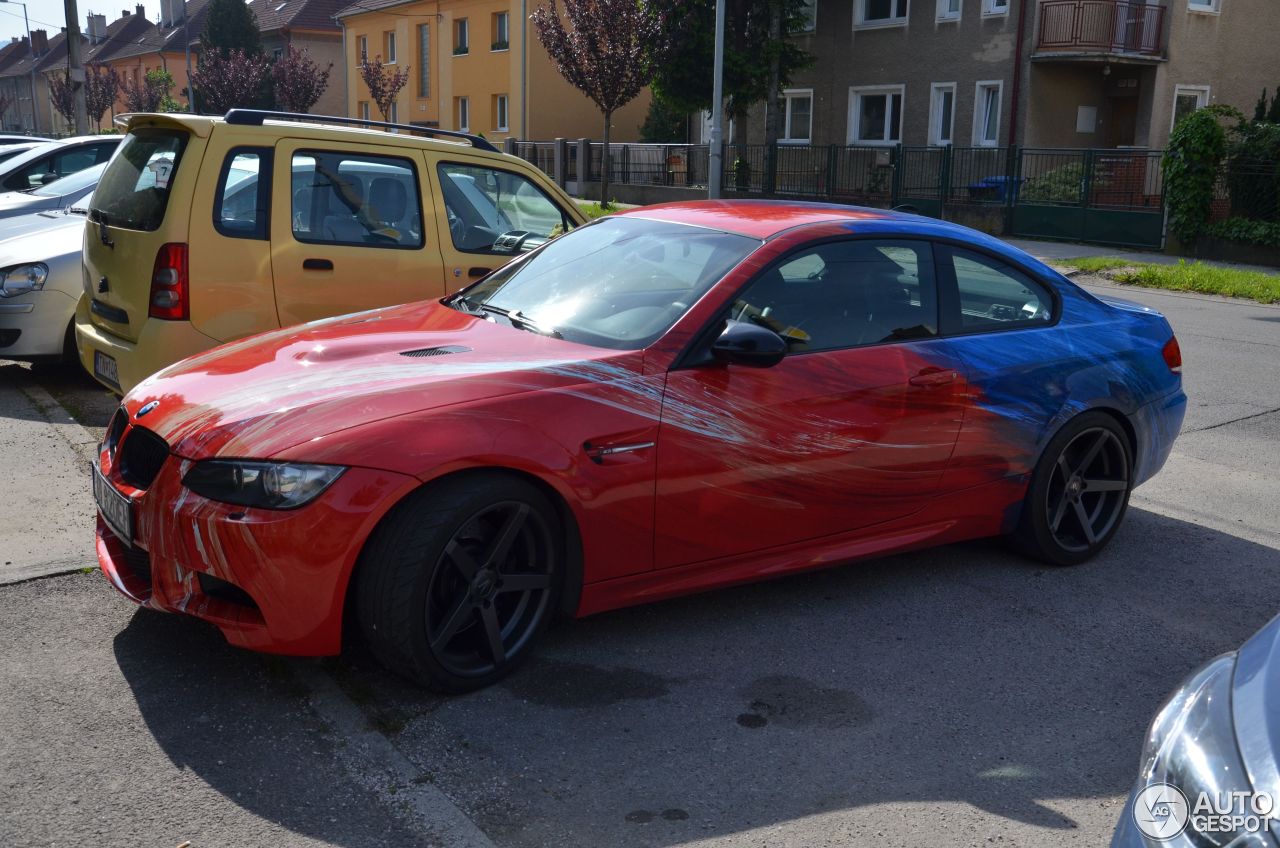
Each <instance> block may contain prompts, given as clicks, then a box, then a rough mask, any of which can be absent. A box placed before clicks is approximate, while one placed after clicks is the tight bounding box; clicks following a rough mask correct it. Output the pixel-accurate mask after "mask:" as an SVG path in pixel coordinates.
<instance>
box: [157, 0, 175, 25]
mask: <svg viewBox="0 0 1280 848" xmlns="http://www.w3.org/2000/svg"><path fill="white" fill-rule="evenodd" d="M171 26H173V4H171V3H170V2H169V0H160V28H161V29H168V28H169V27H171Z"/></svg>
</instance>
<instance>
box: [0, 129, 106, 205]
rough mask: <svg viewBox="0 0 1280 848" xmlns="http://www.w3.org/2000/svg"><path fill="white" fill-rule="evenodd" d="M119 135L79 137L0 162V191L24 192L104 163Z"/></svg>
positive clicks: (25, 151) (44, 146)
mask: <svg viewBox="0 0 1280 848" xmlns="http://www.w3.org/2000/svg"><path fill="white" fill-rule="evenodd" d="M120 139H121V136H118V135H82V136H77V137H76V138H66V139H62V140H61V141H51V142H48V143H45V144H40V145H37V146H35V147H32V148H31V149H29V150H24V151H23V152H22V153H19V154H18V155H17V156H14V157H12V158H10V159H6V160H4V161H3V162H0V191H26V190H27V189H33V188H39V187H40V186H42V185H47V184H48V183H51V182H53V181H54V180H57V179H61V178H62V177H69V176H71V175H72V174H74V173H77V172H79V171H83V170H84V169H85V168H92V167H93V166H94V165H98V164H101V163H103V162H106V161H107V160H108V159H110V158H111V154H112V153H115V151H116V148H117V147H119V146H120Z"/></svg>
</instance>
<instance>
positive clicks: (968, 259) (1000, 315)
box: [944, 248, 1053, 332]
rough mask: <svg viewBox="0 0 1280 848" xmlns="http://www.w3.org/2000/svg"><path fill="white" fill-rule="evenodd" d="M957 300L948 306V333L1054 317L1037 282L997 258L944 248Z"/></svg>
mask: <svg viewBox="0 0 1280 848" xmlns="http://www.w3.org/2000/svg"><path fill="white" fill-rule="evenodd" d="M945 252H946V253H948V254H949V255H950V259H951V267H952V269H953V270H954V272H955V279H956V293H957V295H958V297H959V302H958V303H957V304H955V305H954V306H951V307H949V308H948V309H947V311H946V313H945V315H944V318H945V322H944V328H945V329H946V331H947V332H968V331H973V330H995V329H1005V328H1010V327H1021V326H1036V325H1042V324H1048V323H1050V322H1051V321H1052V320H1053V298H1052V296H1051V295H1050V294H1049V292H1048V291H1047V290H1046V289H1045V287H1044V286H1042V285H1041V284H1040V283H1037V282H1036V281H1035V280H1033V279H1031V278H1030V277H1028V276H1027V275H1026V274H1024V273H1022V272H1021V271H1019V270H1017V269H1015V268H1013V267H1011V266H1009V265H1006V264H1005V263H1003V262H1001V261H999V260H998V259H992V258H990V257H988V256H983V255H982V254H980V253H974V252H972V251H968V250H963V249H960V248H946V249H945Z"/></svg>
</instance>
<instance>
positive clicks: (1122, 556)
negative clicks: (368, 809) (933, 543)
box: [116, 509, 1280, 846]
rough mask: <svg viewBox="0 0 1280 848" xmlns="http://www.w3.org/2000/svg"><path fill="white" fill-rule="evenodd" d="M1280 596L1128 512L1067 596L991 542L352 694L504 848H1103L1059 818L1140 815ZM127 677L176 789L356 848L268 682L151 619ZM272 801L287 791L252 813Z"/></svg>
mask: <svg viewBox="0 0 1280 848" xmlns="http://www.w3.org/2000/svg"><path fill="white" fill-rule="evenodd" d="M1277 597H1280V551H1277V550H1275V549H1272V548H1269V547H1264V546H1261V545H1257V544H1254V543H1252V542H1249V541H1246V540H1243V539H1240V538H1238V537H1235V536H1231V535H1228V534H1225V533H1221V532H1218V531H1215V530H1211V529H1208V528H1205V527H1203V526H1199V525H1195V524H1190V523H1188V522H1184V521H1180V520H1176V519H1173V518H1169V517H1166V516H1163V515H1159V514H1156V513H1153V512H1148V511H1144V510H1139V509H1133V510H1131V511H1130V514H1129V516H1128V518H1127V520H1126V524H1125V526H1124V527H1123V528H1122V529H1121V531H1120V534H1119V535H1118V536H1117V538H1116V539H1115V540H1114V542H1113V544H1112V546H1111V547H1110V548H1109V549H1108V550H1107V551H1106V552H1105V553H1104V555H1103V556H1101V557H1099V558H1098V559H1097V560H1095V561H1093V562H1091V563H1089V564H1086V565H1084V566H1081V567H1077V568H1072V569H1055V568H1050V567H1045V566H1041V565H1038V564H1035V563H1029V562H1028V561H1026V560H1024V559H1022V558H1020V557H1017V556H1015V555H1013V554H1011V553H1008V552H1007V551H1005V550H1004V548H1003V547H1001V546H999V545H997V544H995V543H974V544H967V545H956V546H949V547H945V548H941V549H937V550H934V551H926V552H921V553H916V554H910V555H903V556H898V557H893V558H889V559H885V560H879V561H873V562H867V563H861V564H857V565H852V566H848V567H845V568H840V569H834V570H829V571H824V572H817V573H812V574H806V575H801V576H796V577H791V578H787V579H783V580H778V581H774V582H772V583H767V584H757V585H753V586H746V587H740V588H735V589H730V590H724V591H720V592H712V593H707V594H704V595H698V596H694V597H689V598H683V599H678V600H674V601H669V602H665V603H661V604H654V605H650V606H646V607H637V608H634V609H629V610H622V611H617V612H613V613H607V614H603V615H599V616H595V617H592V618H589V619H584V620H581V621H573V622H565V623H562V624H560V625H559V626H557V627H556V628H554V629H553V630H552V632H551V633H549V634H548V638H547V639H546V640H544V642H543V643H542V645H541V646H540V649H539V650H538V652H537V655H536V656H535V658H534V659H533V661H532V662H531V663H529V665H528V666H527V667H525V668H524V669H523V670H521V671H520V672H519V673H517V674H516V675H515V676H513V677H512V678H511V679H509V680H508V681H507V682H505V683H503V684H501V685H499V686H496V687H492V688H490V689H487V690H484V691H481V692H478V693H474V694H473V695H470V696H467V697H462V698H452V699H441V698H437V697H434V696H430V695H427V694H425V693H419V692H416V691H415V690H413V689H412V688H410V687H408V686H407V685H405V684H403V683H401V682H399V681H398V680H396V679H395V678H393V677H391V676H390V675H387V674H385V673H384V672H381V671H379V670H377V668H376V666H374V665H373V664H372V663H371V662H370V661H369V660H368V658H367V656H366V655H365V654H363V653H362V652H361V651H359V650H358V649H357V650H355V651H352V652H349V653H348V654H346V655H344V659H343V660H342V661H341V662H340V663H339V664H338V670H339V672H340V676H341V677H343V678H345V682H344V685H345V686H347V687H348V691H358V692H359V693H362V697H361V698H359V699H358V700H359V701H360V702H361V705H362V707H363V708H364V709H365V710H366V712H367V713H368V714H369V716H370V721H371V724H372V725H373V726H377V727H379V728H381V729H382V730H383V732H384V733H386V734H387V735H388V737H389V738H391V739H392V741H393V742H394V743H395V744H396V745H397V747H398V748H399V749H400V750H401V751H402V752H403V753H404V754H405V755H407V756H408V757H409V758H410V759H411V760H412V761H413V762H414V763H415V764H416V765H417V766H418V767H419V768H420V769H421V771H422V774H423V779H424V780H431V781H433V782H434V783H435V784H436V785H438V786H439V787H440V788H441V789H443V790H444V791H445V792H446V793H447V794H448V795H449V796H450V797H451V798H453V799H454V800H455V802H456V803H458V804H459V805H460V806H461V807H462V808H463V809H464V810H465V811H466V812H468V814H470V815H471V816H472V817H473V818H474V819H475V820H476V822H477V824H479V825H480V827H481V828H482V829H484V830H485V831H486V832H487V833H488V834H489V835H490V836H491V837H493V838H494V840H495V841H496V842H498V843H499V844H502V845H520V846H524V845H528V846H535V845H544V844H570V845H576V844H581V845H611V846H624V845H675V844H679V843H683V842H687V841H689V840H693V839H704V838H711V837H724V836H729V835H732V834H739V833H742V832H744V831H749V830H752V829H755V828H773V827H777V826H782V825H788V823H795V825H794V826H795V827H796V828H797V829H798V832H800V833H806V831H804V830H803V829H804V828H805V827H806V826H807V827H813V826H814V825H812V824H808V825H806V824H805V823H804V822H803V821H801V820H805V819H807V817H811V816H815V815H823V814H830V815H832V816H834V818H833V819H831V821H832V822H840V823H843V824H842V827H843V828H844V830H842V831H841V832H842V833H845V835H846V838H845V839H844V841H850V842H857V841H858V838H857V834H858V833H859V827H860V824H859V822H860V821H862V820H869V819H870V817H871V815H872V814H871V812H870V811H868V810H867V808H869V807H871V806H875V805H893V804H897V805H910V804H919V805H924V806H923V807H921V808H920V809H922V810H928V809H935V808H936V805H938V804H940V803H944V802H945V803H947V804H954V805H958V806H959V808H960V809H961V811H962V812H960V813H955V812H954V810H953V812H952V813H950V815H960V816H961V817H962V820H961V821H960V822H957V824H956V825H954V826H957V827H961V828H963V830H961V831H959V832H956V833H955V834H954V837H955V838H957V839H959V838H960V837H962V836H963V837H964V838H963V839H962V840H961V841H963V842H964V844H968V842H969V841H970V840H969V837H970V836H976V835H979V834H981V835H982V836H992V837H999V836H1004V835H1007V834H1008V833H1010V832H1014V831H1016V832H1017V833H1018V834H1020V836H1021V839H1022V840H1023V841H1025V840H1026V838H1027V837H1028V835H1030V836H1031V837H1032V838H1031V841H1036V839H1037V838H1039V839H1041V840H1044V839H1048V840H1055V839H1058V837H1056V836H1054V835H1052V834H1051V833H1047V832H1046V831H1044V830H1037V829H1039V828H1048V829H1052V831H1053V832H1056V833H1063V832H1065V831H1071V830H1074V829H1077V828H1081V829H1083V830H1082V831H1081V832H1079V834H1078V835H1080V836H1082V837H1083V836H1086V835H1087V836H1088V837H1089V839H1088V841H1089V842H1092V843H1101V842H1103V841H1104V840H1105V839H1106V837H1107V832H1106V831H1108V830H1109V828H1110V826H1111V825H1113V824H1114V822H1115V820H1116V818H1117V816H1118V815H1119V810H1118V809H1117V808H1115V807H1112V808H1110V809H1101V810H1100V811H1099V812H1097V813H1091V814H1090V817H1089V818H1088V820H1081V819H1079V818H1077V817H1073V815H1072V814H1068V813H1064V812H1063V811H1062V809H1061V807H1062V803H1061V802H1062V801H1063V800H1064V799H1066V800H1067V801H1070V800H1072V799H1107V798H1111V797H1114V796H1118V795H1121V794H1123V793H1124V792H1125V791H1126V789H1127V788H1128V786H1129V785H1130V783H1131V781H1132V780H1133V779H1134V777H1135V773H1136V766H1137V759H1138V754H1139V751H1140V748H1141V744H1142V737H1143V734H1144V730H1145V728H1146V725H1147V723H1148V721H1149V720H1150V718H1151V715H1152V713H1153V712H1154V710H1155V709H1156V707H1157V706H1158V703H1159V701H1160V700H1161V698H1162V697H1163V696H1164V695H1165V694H1166V693H1167V692H1168V691H1169V690H1171V689H1172V688H1173V687H1174V686H1175V685H1176V684H1177V683H1178V682H1179V680H1180V679H1181V678H1182V677H1183V676H1185V675H1186V674H1187V673H1188V672H1189V671H1191V669H1192V668H1193V667H1195V666H1196V665H1198V664H1199V663H1201V662H1203V661H1204V660H1205V659H1207V658H1209V657H1211V656H1213V655H1215V654H1217V653H1219V652H1222V651H1226V650H1231V649H1234V648H1235V647H1237V646H1238V645H1239V644H1240V643H1241V642H1242V641H1243V640H1244V639H1245V638H1247V637H1248V636H1249V635H1250V634H1251V633H1252V632H1253V631H1255V630H1256V629H1257V628H1259V627H1261V626H1262V625H1263V624H1264V623H1265V622H1266V621H1267V620H1269V618H1270V617H1271V616H1272V615H1274V614H1275V613H1276V611H1277V610H1276V608H1275V607H1276V604H1275V600H1274V599H1275V598H1277ZM193 645H194V646H196V647H194V648H193V647H192V646H193ZM116 656H117V658H118V660H119V663H120V668H121V670H122V671H123V673H124V675H125V677H126V678H127V679H128V680H129V682H130V685H131V686H132V687H133V690H134V692H135V694H136V696H137V699H138V704H139V707H140V709H141V713H142V716H143V718H144V719H145V720H146V722H147V724H148V726H149V728H150V729H151V732H152V734H153V735H154V736H155V738H156V740H157V742H158V743H159V744H160V745H161V746H162V747H163V748H164V750H165V751H166V752H167V753H168V755H169V756H170V757H171V758H173V759H174V760H175V761H176V762H180V763H182V764H183V765H184V766H186V767H188V768H191V769H193V770H195V771H196V772H197V773H198V774H200V776H201V777H203V778H204V779H205V780H207V781H208V782H209V783H210V784H211V785H212V786H214V787H216V788H218V789H219V790H220V791H223V792H224V793H226V794H227V795H228V796H231V797H234V798H235V800H236V801H237V803H240V804H242V805H245V806H248V807H251V808H252V809H253V810H254V812H257V813H259V814H260V815H263V816H266V817H269V818H271V819H273V820H275V821H278V822H279V823H280V824H281V825H283V826H285V827H288V828H290V829H293V830H298V831H300V832H304V833H308V834H316V835H323V836H324V838H327V839H330V840H332V841H333V842H335V844H340V845H363V844H365V843H364V842H360V841H358V839H357V837H356V835H355V834H354V833H352V834H345V835H344V834H336V833H334V832H331V831H330V826H326V824H325V821H326V819H320V820H317V819H316V818H315V816H314V815H313V813H312V812H307V810H312V811H313V810H314V809H316V808H317V807H318V806H323V805H324V804H326V803H328V802H329V799H330V797H331V796H332V795H333V794H334V793H337V792H339V791H340V788H341V786H342V781H343V780H344V777H343V776H341V775H332V774H324V775H320V776H317V775H316V774H315V773H314V772H313V770H312V768H311V765H312V763H313V761H314V757H315V756H316V755H314V754H312V753H310V752H309V750H308V749H307V748H306V746H305V745H302V744H300V741H298V740H301V739H302V738H307V739H310V738H316V736H315V735H316V732H317V731H316V730H315V728H314V726H313V723H312V724H308V722H311V720H310V719H309V718H307V717H306V716H304V715H301V714H300V713H299V707H298V703H299V701H298V700H296V699H295V697H294V695H281V694H273V692H274V690H273V689H272V688H271V687H270V686H264V682H263V681H264V680H268V681H269V674H267V673H266V672H264V671H263V669H264V668H271V667H272V666H271V665H270V663H267V664H265V665H264V661H262V660H259V659H256V658H253V657H251V656H250V655H248V654H244V653H241V652H237V651H233V650H232V649H230V648H227V647H225V646H224V645H222V644H221V643H220V642H218V640H217V637H216V635H214V634H211V633H210V632H208V631H207V629H205V628H203V627H202V626H201V625H199V624H198V623H196V622H192V621H187V620H183V619H181V618H178V617H167V618H165V617H158V616H152V615H146V614H140V615H139V616H137V617H136V618H135V619H134V622H133V623H132V624H131V625H130V626H129V627H128V628H127V629H126V630H125V631H124V632H123V633H121V634H120V636H119V637H118V639H117V642H116ZM276 686H277V688H279V687H280V686H285V687H286V689H287V686H288V684H287V682H286V683H281V682H278V681H277V683H276ZM264 699H265V700H264ZM197 715H204V716H208V717H209V721H210V722H211V723H212V724H211V725H209V726H205V727H203V728H202V727H195V726H193V725H192V724H191V716H197ZM215 728H216V731H215ZM300 728H305V731H304V730H300ZM300 734H301V735H300ZM277 737H278V738H279V739H281V740H295V741H297V742H296V744H297V747H283V748H282V747H281V745H284V744H285V743H283V742H281V743H274V742H273V741H272V740H274V739H276V738H277ZM264 775H265V776H266V779H267V781H268V783H270V784H271V785H272V787H273V791H271V792H266V793H264V792H261V791H257V790H256V789H255V787H257V786H258V785H259V784H258V783H257V781H258V780H260V779H261V778H262V777H263V776H264ZM317 777H318V779H317ZM361 797H363V796H359V795H358V794H354V793H353V795H352V799H353V800H352V803H357V804H358V803H364V802H362V801H360V800H359V799H360V798H361ZM299 799H301V800H302V801H304V802H305V806H304V805H300V804H298V803H296V801H297V800H299ZM366 801H367V802H368V803H372V801H369V800H368V799H366ZM1099 806H1100V805H1099V804H1098V803H1096V802H1095V803H1092V804H1091V807H1092V808H1093V809H1098V808H1099ZM902 809H905V807H903V808H902ZM1073 809H1074V808H1073ZM965 810H967V811H968V812H967V813H965V812H963V811H965ZM370 815H373V814H372V813H370ZM860 815H861V816H862V818H861V819H860ZM893 820H894V821H896V822H899V823H900V825H901V830H900V831H898V832H895V833H893V834H891V837H892V838H889V839H881V840H876V839H875V836H874V834H875V832H876V830H875V829H872V830H871V831H870V832H869V833H867V834H864V835H865V837H866V839H867V840H868V841H872V842H874V841H878V842H880V843H881V844H887V843H894V844H898V843H907V844H926V843H930V844H933V843H936V844H943V843H946V842H947V839H945V838H942V837H941V835H940V834H939V832H938V831H937V829H936V826H937V823H936V821H935V820H934V819H933V818H932V816H930V815H926V814H923V813H922V814H921V815H920V816H919V817H918V818H917V819H915V820H912V819H910V817H908V816H906V814H905V813H904V812H902V811H901V810H899V812H895V813H893ZM822 821H827V820H826V819H823V820H822ZM878 821H879V822H880V824H878V825H876V827H883V826H884V819H879V820H878ZM913 828H914V830H913ZM1090 830H1092V831H1097V832H1096V833H1093V832H1088V833H1086V832H1087V831H1090ZM807 833H809V834H810V835H812V834H813V832H812V831H808V832H807ZM792 841H797V840H792ZM812 841H815V840H813V839H808V838H807V837H806V838H798V842H812ZM1015 841H1018V840H1015Z"/></svg>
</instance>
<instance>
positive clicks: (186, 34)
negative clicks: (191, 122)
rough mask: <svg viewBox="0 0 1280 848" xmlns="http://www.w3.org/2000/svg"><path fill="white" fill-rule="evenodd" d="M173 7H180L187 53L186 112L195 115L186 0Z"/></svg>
mask: <svg viewBox="0 0 1280 848" xmlns="http://www.w3.org/2000/svg"><path fill="white" fill-rule="evenodd" d="M174 5H181V7H182V46H183V48H184V49H185V50H186V51H187V111H188V112H190V113H191V114H193V115H195V114H197V112H196V89H195V86H193V85H192V84H191V31H190V30H189V29H188V27H187V0H177V2H176V3H175V4H174Z"/></svg>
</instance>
